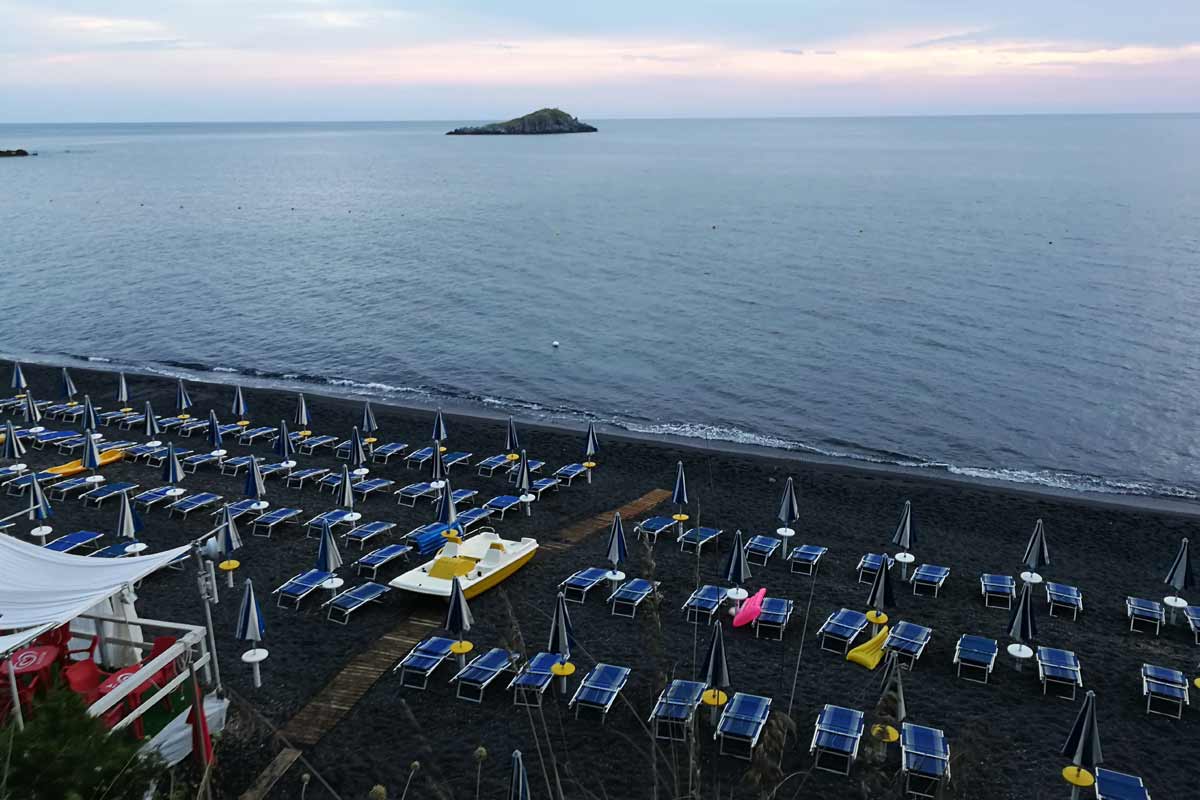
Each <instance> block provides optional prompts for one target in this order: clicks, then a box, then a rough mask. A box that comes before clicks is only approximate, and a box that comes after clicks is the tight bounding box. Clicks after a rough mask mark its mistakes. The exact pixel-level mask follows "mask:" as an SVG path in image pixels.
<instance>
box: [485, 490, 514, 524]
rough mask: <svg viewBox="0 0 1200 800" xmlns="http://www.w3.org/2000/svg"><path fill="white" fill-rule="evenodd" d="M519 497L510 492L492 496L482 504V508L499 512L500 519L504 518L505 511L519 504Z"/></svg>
mask: <svg viewBox="0 0 1200 800" xmlns="http://www.w3.org/2000/svg"><path fill="white" fill-rule="evenodd" d="M520 504H521V498H519V497H514V496H513V495H511V494H502V495H500V496H498V497H493V498H492V499H491V500H488V501H487V502H486V503H484V504H483V507H484V508H487V509H490V510H491V511H492V512H494V513H496V514H499V515H500V519H504V515H505V513H506V512H508V511H509V510H511V509H512V507H513V506H519V505H520Z"/></svg>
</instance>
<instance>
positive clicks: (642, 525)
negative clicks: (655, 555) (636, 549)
mask: <svg viewBox="0 0 1200 800" xmlns="http://www.w3.org/2000/svg"><path fill="white" fill-rule="evenodd" d="M676 524H677V523H676V522H675V520H673V519H671V518H670V517H651V518H650V519H648V520H645V521H643V522H639V523H638V524H637V525H635V526H634V528H633V532H634V533H635V534H637V538H638V541H641V539H642V537H643V536H645V537H646V538H648V539H649V540H650V544H652V545H655V544H658V535H659V534H660V533H662V532H663V531H665V530H667V529H669V528H671V527H672V526H674V525H676Z"/></svg>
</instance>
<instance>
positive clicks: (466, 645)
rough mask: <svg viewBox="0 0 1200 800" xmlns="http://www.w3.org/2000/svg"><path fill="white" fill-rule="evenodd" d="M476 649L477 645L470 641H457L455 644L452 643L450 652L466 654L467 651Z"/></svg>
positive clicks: (458, 654)
mask: <svg viewBox="0 0 1200 800" xmlns="http://www.w3.org/2000/svg"><path fill="white" fill-rule="evenodd" d="M474 649H475V645H473V644H471V643H470V642H466V641H463V642H455V643H454V644H452V645H450V652H451V653H454V655H456V656H465V655H466V654H467V653H469V652H471V651H472V650H474Z"/></svg>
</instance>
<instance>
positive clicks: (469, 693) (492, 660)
mask: <svg viewBox="0 0 1200 800" xmlns="http://www.w3.org/2000/svg"><path fill="white" fill-rule="evenodd" d="M514 661H515V659H514V657H513V654H512V653H509V652H508V651H507V650H505V649H504V648H502V647H493V648H492V649H491V650H488V651H487V652H486V653H484V654H483V655H480V656H476V657H475V659H474V660H472V661H471V663H470V664H467V665H466V666H465V667H463V668H462V669H460V670H459V671H458V673H457V674H456V675H455V676H454V677H453V678H451V679H450V682H451V683H457V684H458V693H457V697H458V699H459V700H466V701H467V702H469V703H482V702H483V693H484V691H485V690H486V689H487V687H488V686H490V685H491V683H492V681H494V680H496V678H498V677H500V673H502V672H509V671H511V670H512V668H513V663H514Z"/></svg>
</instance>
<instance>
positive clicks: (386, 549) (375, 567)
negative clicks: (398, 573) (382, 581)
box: [354, 544, 412, 580]
mask: <svg viewBox="0 0 1200 800" xmlns="http://www.w3.org/2000/svg"><path fill="white" fill-rule="evenodd" d="M411 551H412V547H411V546H409V545H407V544H385V545H384V546H383V547H379V548H376V549H375V550H372V551H371V552H369V553H367V554H366V555H365V556H363V557H362V558H360V559H359V560H358V561H355V562H354V572H355V574H357V575H362V574H363V573H364V572H368V571H369V572H370V573H371V576H370V577H371V580H375V577H376V575H378V574H379V568H380V567H383V566H386V565H387V564H389V563H391V562H392V561H394V560H396V559H397V558H400V557H402V556H403V557H405V558H407V556H408V554H409V552H411Z"/></svg>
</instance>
